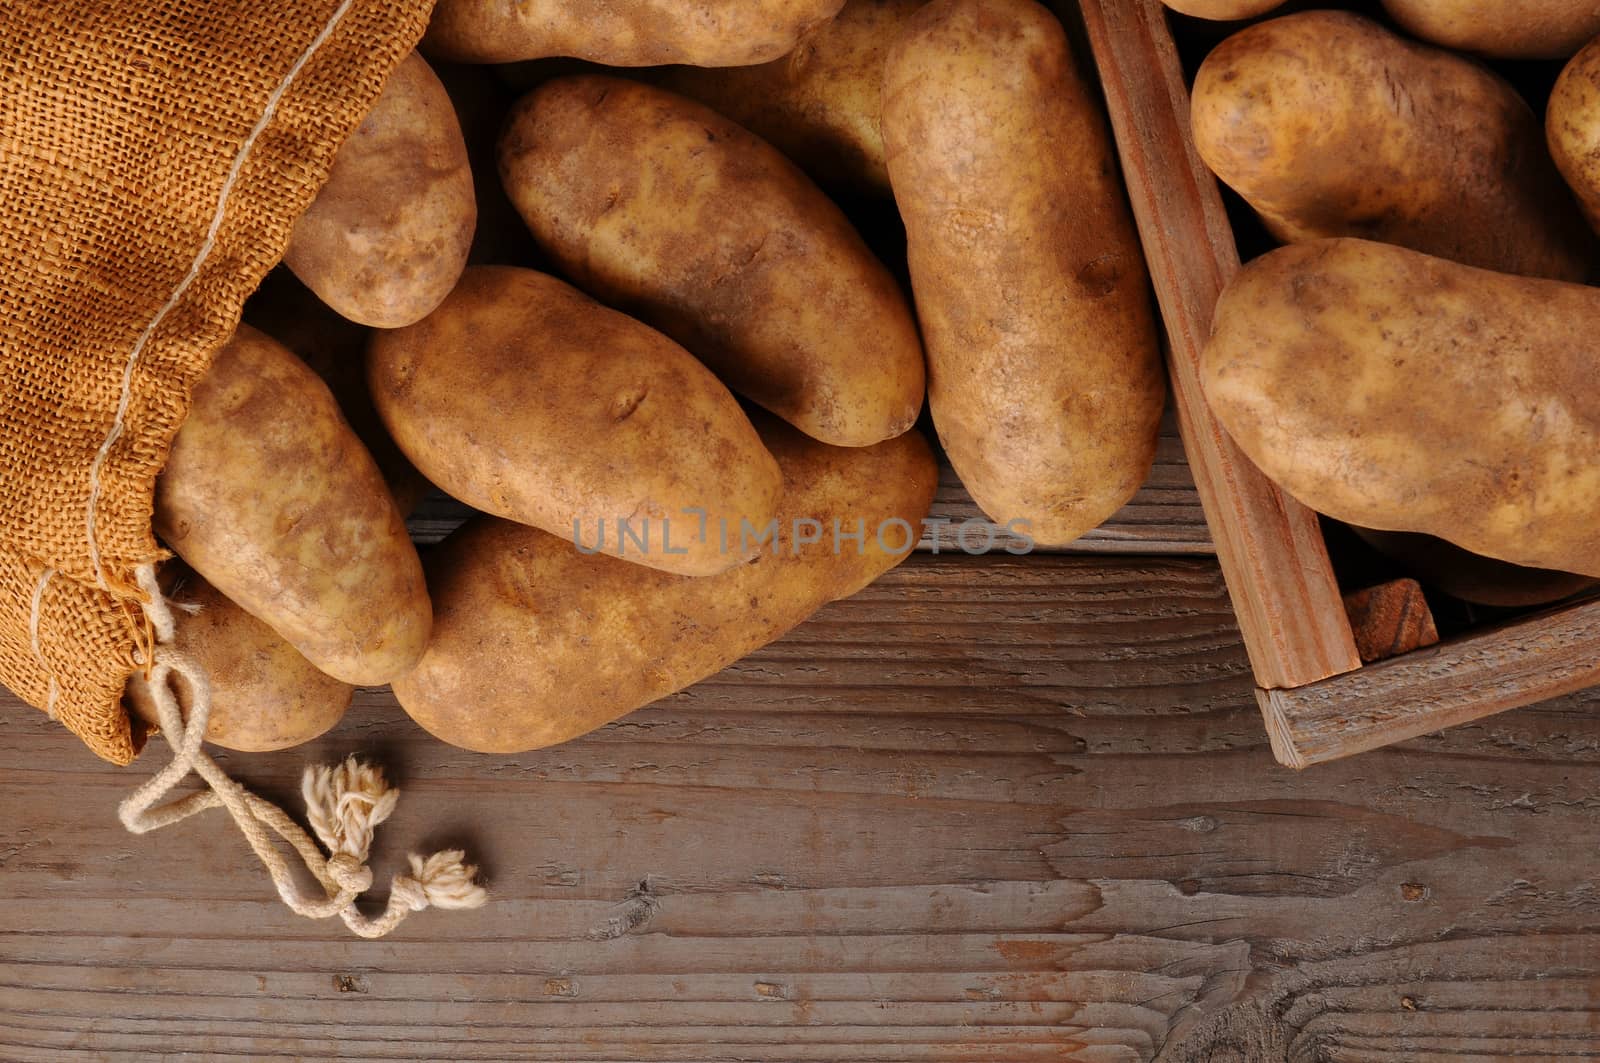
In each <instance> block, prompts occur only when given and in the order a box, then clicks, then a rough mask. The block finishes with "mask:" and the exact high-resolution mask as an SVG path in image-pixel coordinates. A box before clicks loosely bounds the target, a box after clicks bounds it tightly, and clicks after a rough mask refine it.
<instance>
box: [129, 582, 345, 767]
mask: <svg viewBox="0 0 1600 1063" xmlns="http://www.w3.org/2000/svg"><path fill="white" fill-rule="evenodd" d="M171 567H172V566H170V565H169V566H165V568H164V569H163V572H162V575H163V577H165V576H166V569H167V568H171ZM167 596H168V598H170V599H171V600H172V604H173V606H174V608H173V615H174V618H175V619H176V621H177V625H176V633H175V636H174V638H173V643H172V645H173V646H174V648H176V649H177V650H178V651H179V652H180V653H182V654H184V655H185V656H187V657H188V658H189V659H190V660H191V661H193V662H195V663H196V664H197V665H199V668H200V671H201V672H202V673H204V675H205V677H206V679H207V681H208V682H209V683H210V685H211V716H210V718H209V719H208V720H207V721H206V741H207V742H211V743H212V744H214V745H219V746H222V747H223V748H224V749H237V750H239V751H241V752H245V753H261V752H266V751H268V750H273V749H288V748H290V747H292V746H298V745H300V744H302V743H304V742H309V741H311V740H312V739H313V738H316V737H317V736H318V735H320V734H323V733H324V732H326V731H327V730H329V729H330V728H331V727H333V725H334V724H336V723H338V722H339V720H340V719H341V718H342V717H343V716H344V713H345V710H346V709H348V708H349V707H350V698H351V696H352V695H354V694H355V687H353V686H350V685H349V684H348V683H341V682H340V681H339V680H337V679H334V678H333V677H332V676H329V675H324V674H323V673H322V672H320V671H318V670H317V668H316V667H315V666H314V665H312V663H311V662H310V661H308V660H306V659H305V658H304V657H302V656H301V655H300V653H299V651H298V650H296V649H295V648H294V647H293V646H291V645H289V644H288V643H287V642H285V641H284V640H283V639H282V637H281V636H279V635H278V633H277V632H276V631H273V630H272V629H271V628H270V627H268V626H267V625H266V624H263V623H262V622H261V621H259V620H257V619H256V618H255V617H253V616H251V615H250V614H249V613H247V612H245V611H244V610H243V609H241V608H239V607H238V606H237V605H235V604H234V603H232V602H230V601H229V600H228V599H227V598H226V597H225V596H224V595H223V594H222V593H221V592H220V591H218V590H217V589H216V588H215V587H213V586H211V585H210V584H208V583H207V582H206V581H205V580H203V579H201V578H200V577H199V576H197V575H195V574H193V573H186V574H184V575H182V576H180V577H178V579H177V580H176V582H175V583H174V584H173V585H172V586H171V587H170V588H169V589H168V590H167ZM177 693H178V704H179V706H180V707H181V708H182V709H183V710H184V714H185V717H186V718H187V715H188V709H189V707H190V702H189V700H188V698H189V690H188V687H187V686H186V685H185V686H181V687H180V688H179V689H178V691H177ZM123 700H124V703H125V704H127V705H128V707H129V708H131V709H132V710H133V711H134V712H135V713H136V714H137V715H138V716H139V717H140V718H141V719H143V720H144V722H145V723H147V724H150V725H152V726H155V725H158V724H159V722H160V721H159V719H158V717H157V713H156V707H155V701H154V699H153V698H152V696H151V693H150V688H149V685H148V684H147V683H146V682H145V679H144V676H143V675H142V674H137V673H136V674H135V675H134V676H133V677H132V678H130V679H129V680H128V687H127V691H126V693H125V694H124V699H123Z"/></svg>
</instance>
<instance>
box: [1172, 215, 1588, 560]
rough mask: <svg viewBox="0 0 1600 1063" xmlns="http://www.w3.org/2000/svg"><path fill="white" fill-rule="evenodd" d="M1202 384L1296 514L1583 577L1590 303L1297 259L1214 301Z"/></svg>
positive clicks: (1529, 288)
mask: <svg viewBox="0 0 1600 1063" xmlns="http://www.w3.org/2000/svg"><path fill="white" fill-rule="evenodd" d="M1202 369H1203V379H1204V385H1205V392H1206V397H1207V399H1208V400H1209V401H1210V403H1211V408H1212V409H1213V410H1214V411H1215V412H1216V415H1217V417H1218V419H1219V420H1220V421H1221V422H1222V423H1223V425H1224V426H1225V427H1226V428H1227V430H1228V432H1229V434H1231V435H1232V436H1233V438H1234V439H1235V440H1236V441H1237V442H1238V444H1239V446H1240V447H1242V448H1243V449H1244V451H1245V453H1246V454H1248V455H1249V456H1250V458H1251V460H1252V461H1254V462H1255V463H1256V464H1257V465H1259V466H1260V467H1261V469H1262V471H1264V472H1265V473H1266V474H1267V475H1268V476H1270V477H1271V478H1272V479H1273V480H1275V481H1277V482H1278V483H1279V484H1280V485H1281V486H1282V487H1283V488H1284V489H1285V490H1286V491H1288V492H1289V493H1290V494H1292V495H1293V496H1294V497H1296V498H1298V499H1299V500H1300V501H1302V502H1304V503H1305V504H1306V505H1308V506H1311V507H1312V508H1313V509H1316V510H1319V511H1320V512H1322V513H1326V514H1328V515H1329V516H1332V517H1336V518H1338V519H1339V520H1343V521H1347V522H1349V523H1351V524H1355V525H1359V526H1361V527H1365V528H1374V529H1379V530H1385V531H1415V532H1424V533H1427V534H1429V535H1435V536H1438V537H1439V538H1442V539H1448V540H1449V541H1450V542H1453V543H1455V544H1457V545H1459V546H1462V547H1465V548H1466V549H1468V550H1471V551H1473V552H1474V553H1478V554H1483V555H1485V556H1487V557H1492V558H1497V559H1499V560H1502V561H1509V562H1512V563H1513V564H1518V565H1524V566H1528V567H1532V568H1543V569H1555V570H1558V571H1562V572H1573V573H1578V574H1581V575H1585V576H1600V388H1597V387H1596V382H1597V381H1600V290H1596V289H1594V288H1589V287H1584V286H1581V285H1576V284H1566V283H1562V282H1559V281H1549V280H1538V279H1533V278H1525V277H1515V276H1511V275H1508V274H1501V273H1491V272H1489V271H1486V270H1480V269H1474V268H1472V267H1470V266H1463V265H1459V264H1457V263H1454V262H1448V261H1445V260H1444V259H1439V258H1432V257H1430V256H1427V255H1423V254H1419V253H1418V252H1415V251H1409V250H1405V249H1403V248H1398V247H1391V246H1387V245H1384V244H1376V243H1369V242H1366V241H1361V240H1329V241H1322V242H1316V243H1308V244H1298V245H1295V246H1292V247H1287V248H1282V249H1280V250H1277V251H1274V252H1272V253H1270V254H1268V255H1265V256H1263V257H1262V258H1260V259H1257V260H1256V261H1255V262H1253V263H1251V264H1250V265H1249V266H1247V267H1246V268H1245V270H1244V271H1243V272H1242V273H1241V274H1239V276H1238V277H1237V278H1236V279H1235V280H1234V282H1233V283H1232V284H1230V285H1229V286H1228V289H1227V290H1226V291H1225V292H1224V293H1223V296H1222V299H1221V301H1220V302H1219V303H1218V306H1217V316H1216V326H1215V330H1214V332H1213V335H1212V338H1211V342H1210V343H1209V344H1208V345H1207V347H1206V350H1205V355H1204V364H1203V367H1202Z"/></svg>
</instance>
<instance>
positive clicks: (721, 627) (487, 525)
mask: <svg viewBox="0 0 1600 1063" xmlns="http://www.w3.org/2000/svg"><path fill="white" fill-rule="evenodd" d="M762 438H763V439H765V440H766V444H767V446H768V447H769V448H770V449H771V450H772V452H773V453H774V454H775V455H777V458H778V464H779V466H780V467H781V468H782V469H783V477H784V482H785V484H786V490H785V493H784V497H783V504H782V505H781V506H780V507H779V511H778V519H777V522H776V524H777V534H776V536H775V537H774V538H773V540H772V545H771V546H770V547H769V548H763V552H762V553H761V554H760V556H758V557H757V558H756V559H755V560H753V561H750V562H748V563H747V564H743V565H740V566H738V567H736V568H732V569H729V570H728V571H726V572H724V573H722V574H721V575H717V576H709V577H706V578H705V579H688V578H685V577H682V576H673V575H669V574H667V573H664V572H658V571H655V570H652V569H648V568H644V567H643V566H640V565H630V564H627V563H625V562H622V561H618V560H616V559H615V558H611V557H605V556H602V555H598V554H597V555H585V554H583V553H580V552H579V551H577V550H576V549H574V548H573V546H572V544H571V543H570V542H568V541H566V540H564V539H561V538H558V537H556V536H552V535H548V534H546V533H544V532H541V531H535V530H533V529H531V528H526V527H523V526H521V525H517V524H511V523H509V522H506V521H502V520H495V519H492V518H479V519H478V520H476V521H474V522H472V523H469V524H467V525H466V526H464V527H463V528H462V529H461V530H459V531H457V532H456V533H455V534H454V535H452V536H451V537H450V538H449V539H447V540H446V541H445V542H444V544H443V545H442V546H441V547H439V549H438V550H437V551H436V552H434V553H433V554H431V555H430V557H429V559H428V568H429V576H430V581H431V584H432V587H433V592H434V594H435V596H436V600H437V602H438V610H439V621H438V625H437V627H436V629H435V632H434V638H433V642H432V644H431V645H429V647H428V652H427V655H426V656H424V657H423V659H422V663H421V664H419V665H418V666H417V668H416V670H415V671H413V672H412V673H411V674H410V675H408V676H406V677H405V678H404V679H401V680H399V681H398V682H396V683H395V688H394V689H395V696H396V697H397V698H398V699H399V701H400V704H401V706H402V707H403V708H404V709H405V710H406V711H407V712H408V713H410V714H411V716H412V718H413V719H415V720H416V721H417V722H418V723H420V724H421V725H422V726H423V727H425V728H427V729H428V730H429V731H431V732H432V733H433V734H434V735H436V736H438V737H439V738H441V739H443V740H444V741H446V742H449V743H451V744H452V745H457V746H461V747H463V748H466V749H475V750H481V751H483V752H499V753H504V752H515V751H519V750H526V749H537V748H540V747H543V746H548V745H553V744H555V743H557V742H563V741H566V740H567V739H569V738H575V737H577V736H578V735H581V734H583V733H584V732H586V731H591V730H593V729H594V728H596V727H599V726H601V725H602V724H605V723H609V722H610V721H612V720H615V719H617V718H618V717H620V716H623V715H625V714H627V713H629V712H631V711H633V710H634V709H636V708H639V707H640V706H643V705H647V704H649V703H650V702H652V701H655V700H656V699H657V698H661V697H665V696H666V695H668V694H670V693H672V692H673V691H675V690H681V689H682V688H684V687H686V686H688V685H689V684H691V683H694V682H697V681H698V680H700V679H703V678H705V677H706V676H709V675H711V674H713V673H715V672H717V671H719V670H721V669H722V668H724V667H725V666H727V665H729V664H731V663H732V662H734V661H736V660H738V659H739V658H740V657H743V656H744V655H745V654H747V653H750V652H751V651H752V650H755V649H756V648H757V647H760V646H762V645H765V644H766V643H768V642H771V641H772V640H773V639H776V638H777V637H779V636H780V635H782V634H783V633H784V632H786V631H788V630H789V629H790V628H792V627H794V626H795V625H796V624H798V623H800V622H801V621H802V620H804V619H805V618H806V617H807V616H809V615H810V614H811V613H813V612H814V611H816V610H817V609H819V608H820V607H822V606H823V605H825V604H826V603H828V602H830V601H833V600H834V599H836V598H843V597H846V596H848V595H851V594H854V593H855V592H856V591H858V590H860V589H861V588H862V587H865V586H866V585H867V584H868V583H870V582H872V580H873V579H875V578H876V577H877V576H878V575H880V574H881V573H883V572H884V571H886V570H887V569H889V568H891V567H893V566H894V565H895V564H896V563H897V562H899V561H900V560H901V559H902V558H903V557H904V556H905V554H906V551H908V550H909V549H910V547H911V545H912V544H913V543H914V541H915V539H916V538H917V532H916V528H917V525H918V523H919V522H920V520H921V518H922V516H923V515H924V514H925V513H926V512H927V510H928V506H929V504H930V503H931V501H932V499H933V490H934V486H935V484H936V482H937V480H938V468H937V466H936V464H935V462H934V459H933V454H932V452H931V451H930V450H929V448H928V445H927V443H926V442H924V441H923V439H922V437H921V436H920V435H918V434H917V433H915V432H908V433H906V434H905V435H903V436H900V437H899V438H897V439H893V440H890V441H888V442H885V443H880V444H878V445H877V446H873V447H865V448H839V447H830V446H827V445H826V444H823V443H818V442H816V441H814V440H811V439H808V438H807V437H805V436H803V435H801V434H800V433H798V432H796V431H794V430H793V429H791V428H788V427H787V426H784V425H782V424H781V423H779V422H777V421H774V420H771V419H770V418H763V420H762ZM835 522H837V523H835ZM858 522H859V523H858ZM836 529H837V530H838V538H837V539H836V538H835V534H836ZM857 531H864V535H863V536H862V538H861V542H860V545H859V546H858V544H857V542H856V541H855V540H853V539H851V538H850V536H852V535H854V534H855V533H856V532H857ZM735 534H736V533H735Z"/></svg>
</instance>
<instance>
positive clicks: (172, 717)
mask: <svg viewBox="0 0 1600 1063" xmlns="http://www.w3.org/2000/svg"><path fill="white" fill-rule="evenodd" d="M146 570H148V571H146ZM139 577H140V578H139V584H140V586H141V587H142V588H144V589H145V591H146V593H148V594H151V600H150V601H149V602H148V603H147V604H146V606H145V610H146V613H147V614H149V616H150V622H151V625H152V626H153V627H154V629H155V631H156V633H157V638H158V640H159V642H158V644H157V646H156V648H155V656H154V660H153V663H152V665H151V669H150V677H149V680H148V685H149V690H150V696H151V700H152V701H153V702H154V703H155V707H156V712H157V715H158V718H159V720H160V725H161V733H162V735H163V736H164V737H165V738H166V739H167V741H168V743H169V744H170V745H171V746H172V761H171V763H169V764H167V765H166V766H165V767H164V768H162V769H161V770H160V771H158V772H157V773H156V774H155V775H154V776H152V777H151V778H150V779H149V780H148V781H147V782H145V783H144V785H142V786H140V787H139V788H138V789H137V790H135V791H134V792H133V793H132V794H130V795H129V796H128V797H127V798H126V799H124V800H123V802H122V804H121V805H120V806H119V807H118V810H117V814H118V817H119V818H120V819H121V820H122V825H123V826H124V827H126V828H127V829H128V830H129V831H131V832H132V833H134V834H145V833H147V832H149V831H153V830H159V829H160V828H162V827H168V826H171V825H172V824H174V823H178V822H181V821H182V820H185V819H188V818H189V817H190V816H193V815H196V814H197V813H200V812H204V811H206V810H207V809H211V808H219V807H220V808H225V809H227V811H228V814H229V815H231V816H232V817H233V821H234V822H235V823H236V824H237V825H238V827H239V830H240V832H241V833H243V834H244V836H245V840H246V841H248V842H249V843H250V848H251V849H253V850H254V851H255V854H256V856H257V857H258V858H259V859H260V860H261V863H262V864H263V865H264V866H265V867H266V869H267V873H268V874H269V875H271V876H272V882H273V885H274V886H276V887H277V890H278V896H279V897H281V898H283V903H284V904H285V905H287V906H288V907H289V909H290V910H291V911H294V912H295V913H297V914H299V915H303V916H306V917H308V918H312V919H326V918H328V917H329V916H333V915H337V916H339V917H340V918H341V919H343V920H344V923H345V925H346V926H347V927H349V928H350V930H351V931H352V932H353V933H355V934H357V935H358V936H360V937H364V938H379V937H383V936H384V935H385V934H387V933H389V932H390V931H391V930H393V929H394V928H395V927H397V926H399V925H400V923H401V922H402V921H403V920H404V919H405V918H406V916H408V915H410V914H411V913H412V912H420V911H422V910H424V909H426V908H441V909H460V908H477V907H480V906H482V905H483V903H484V902H485V901H486V900H487V899H488V895H487V894H486V893H485V892H484V890H483V887H481V886H479V885H477V884H476V883H475V882H474V881H473V877H474V875H475V874H476V871H477V869H476V868H474V867H472V866H471V865H469V864H467V863H465V854H464V853H463V852H462V851H461V850H459V849H448V850H445V851H443V852H438V853H434V854H433V855H432V856H429V857H427V858H423V857H420V856H416V855H415V854H413V855H412V856H411V858H410V873H409V874H398V875H396V876H394V878H393V880H392V881H391V882H390V884H389V903H388V906H387V907H386V908H385V909H384V911H383V914H381V915H379V916H377V917H376V918H373V919H368V918H367V917H366V916H364V915H362V914H361V913H360V912H359V911H358V910H357V909H356V901H357V899H358V898H360V896H361V895H362V894H363V893H365V892H366V891H367V890H368V889H370V888H371V886H372V871H371V869H370V868H369V867H368V866H367V856H368V853H369V851H370V850H371V847H372V836H373V831H374V829H375V828H376V827H377V826H378V824H380V823H382V822H383V821H384V820H385V819H388V818H389V815H390V813H391V812H393V811H394V807H395V802H396V801H397V800H398V799H399V797H400V791H399V790H396V789H394V788H393V787H391V786H389V784H388V782H387V781H386V780H385V779H384V777H383V772H382V771H381V770H379V769H378V768H376V767H373V766H371V765H369V764H364V763H362V762H361V761H359V760H357V759H356V758H355V757H349V758H347V759H346V760H345V761H344V762H343V763H342V764H338V765H334V766H328V765H321V766H313V767H308V768H307V769H306V771H305V775H304V776H303V777H302V780H301V787H300V789H301V793H302V795H303V796H304V797H305V802H306V818H307V821H308V822H309V823H310V824H311V829H312V830H313V831H314V832H315V833H316V836H317V838H318V839H319V840H320V841H321V842H322V845H323V846H325V847H326V848H327V850H328V855H324V854H323V851H322V849H320V848H318V847H317V843H316V842H315V841H313V840H312V839H311V837H310V835H308V834H307V833H306V832H305V830H304V828H302V827H301V826H300V825H299V824H298V823H296V822H295V821H294V820H293V819H291V818H290V817H289V816H288V815H287V814H285V813H284V811H283V810H282V809H280V808H279V807H278V806H277V805H274V804H273V803H271V802H270V801H265V800H263V799H262V798H260V797H257V796H256V795H255V794H253V793H251V792H250V791H248V790H246V789H245V788H244V787H243V786H241V785H239V783H237V782H235V781H234V780H233V779H232V778H230V777H229V776H228V774H227V772H225V771H223V770H222V767H221V766H220V765H218V764H217V762H216V761H215V760H213V759H212V758H211V756H210V755H209V754H208V753H206V752H205V750H203V749H202V748H201V742H202V741H203V739H204V738H205V733H206V723H207V721H208V720H209V719H210V716H211V684H210V683H209V682H208V681H207V679H206V676H205V675H204V673H203V671H202V670H201V669H200V668H199V667H198V665H196V664H195V662H194V661H193V660H192V659H191V658H189V657H187V656H186V655H184V654H182V653H180V652H178V651H177V650H175V649H173V648H172V647H171V646H170V645H167V644H166V643H169V642H170V640H171V638H172V633H173V626H174V625H173V617H172V613H171V608H170V606H169V605H168V604H167V602H166V600H165V598H164V596H163V595H162V594H161V592H160V589H159V587H156V586H155V582H154V581H155V574H154V566H148V565H147V566H143V567H142V568H141V570H140V573H139ZM178 678H181V679H182V681H183V682H185V683H186V684H188V689H189V712H188V715H187V718H186V717H185V715H184V712H183V710H182V708H181V706H180V705H179V702H178V695H177V691H176V689H175V688H174V685H173V684H174V680H175V679H178ZM190 772H194V773H195V774H197V775H199V776H200V777H201V778H202V779H203V780H205V782H206V784H207V786H208V787H209V789H206V790H201V791H199V792H197V793H193V794H189V795H187V796H185V797H180V798H177V799H175V800H172V801H169V802H167V803H166V804H164V805H158V804H157V802H159V801H160V800H161V799H162V798H163V797H165V796H166V795H167V794H168V793H169V792H170V791H171V790H172V788H173V787H175V786H176V785H177V784H178V783H180V782H181V781H183V779H185V778H186V777H188V775H189V773H190ZM274 835H276V836H277V837H278V838H280V839H282V840H283V841H285V842H287V843H288V844H289V846H290V847H291V848H292V849H293V850H294V851H295V852H296V853H298V854H299V856H300V860H301V862H302V863H303V864H304V865H305V867H306V869H307V870H308V871H310V872H311V875H312V877H313V878H314V879H316V881H317V883H318V884H319V885H320V886H321V887H322V892H323V894H324V895H323V896H322V897H308V896H306V895H305V894H304V893H303V892H302V891H301V889H300V887H299V885H298V884H297V883H296V881H295V878H294V874H293V872H292V870H291V867H290V863H289V861H288V860H287V859H286V858H285V857H284V854H283V851H282V850H281V849H280V848H279V847H278V846H277V844H276V843H275V842H274V839H273V836H274Z"/></svg>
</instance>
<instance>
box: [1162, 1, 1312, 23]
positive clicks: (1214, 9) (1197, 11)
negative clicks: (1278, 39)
mask: <svg viewBox="0 0 1600 1063" xmlns="http://www.w3.org/2000/svg"><path fill="white" fill-rule="evenodd" d="M1162 3H1164V4H1166V5H1167V6H1168V7H1170V8H1172V10H1174V11H1177V12H1179V13H1180V14H1184V15H1193V16H1194V17H1195V18H1208V19H1212V20H1213V21H1216V22H1229V21H1232V20H1234V19H1241V18H1255V17H1256V16H1257V15H1265V14H1266V13H1267V12H1268V11H1271V10H1273V9H1274V8H1279V7H1282V6H1283V0H1162Z"/></svg>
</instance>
